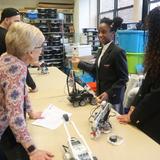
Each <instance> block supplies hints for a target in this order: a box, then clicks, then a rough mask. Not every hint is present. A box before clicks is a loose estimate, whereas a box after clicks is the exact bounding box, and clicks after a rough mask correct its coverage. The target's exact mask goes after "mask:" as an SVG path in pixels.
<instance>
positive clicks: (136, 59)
mask: <svg viewBox="0 0 160 160" xmlns="http://www.w3.org/2000/svg"><path fill="white" fill-rule="evenodd" d="M143 61H144V53H127V63H128V72H129V73H137V67H138V66H140V65H143Z"/></svg>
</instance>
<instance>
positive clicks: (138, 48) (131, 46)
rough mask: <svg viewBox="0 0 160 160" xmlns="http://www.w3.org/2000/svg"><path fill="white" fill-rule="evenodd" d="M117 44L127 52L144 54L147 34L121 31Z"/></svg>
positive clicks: (117, 36)
mask: <svg viewBox="0 0 160 160" xmlns="http://www.w3.org/2000/svg"><path fill="white" fill-rule="evenodd" d="M116 42H117V43H118V45H119V46H120V47H121V48H123V49H124V50H125V51H126V52H137V53H143V52H144V51H145V47H146V43H147V32H144V31H142V30H119V31H117V34H116Z"/></svg>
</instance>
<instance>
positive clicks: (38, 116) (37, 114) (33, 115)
mask: <svg viewBox="0 0 160 160" xmlns="http://www.w3.org/2000/svg"><path fill="white" fill-rule="evenodd" d="M28 115H29V118H30V119H43V117H42V112H29V113H28Z"/></svg>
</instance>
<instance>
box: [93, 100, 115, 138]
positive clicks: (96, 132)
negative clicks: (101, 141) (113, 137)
mask: <svg viewBox="0 0 160 160" xmlns="http://www.w3.org/2000/svg"><path fill="white" fill-rule="evenodd" d="M111 107H112V105H111V104H110V103H108V102H106V101H102V103H101V104H100V110H99V112H96V113H93V115H92V117H93V121H92V124H91V130H92V132H91V135H92V137H93V138H96V137H98V136H100V134H101V133H109V132H111V128H112V126H111V124H110V123H109V113H110V110H111Z"/></svg>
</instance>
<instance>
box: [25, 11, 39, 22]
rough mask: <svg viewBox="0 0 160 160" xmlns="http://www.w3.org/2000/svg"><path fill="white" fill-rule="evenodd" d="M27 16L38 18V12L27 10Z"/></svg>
mask: <svg viewBox="0 0 160 160" xmlns="http://www.w3.org/2000/svg"><path fill="white" fill-rule="evenodd" d="M27 17H28V18H29V19H31V20H32V19H37V18H38V12H37V11H32V10H31V11H28V12H27Z"/></svg>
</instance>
